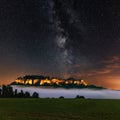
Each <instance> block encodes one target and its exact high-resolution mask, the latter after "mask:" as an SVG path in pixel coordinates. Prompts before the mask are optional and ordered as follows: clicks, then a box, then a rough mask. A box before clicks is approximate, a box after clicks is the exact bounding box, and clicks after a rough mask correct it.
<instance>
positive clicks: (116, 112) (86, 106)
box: [0, 98, 120, 120]
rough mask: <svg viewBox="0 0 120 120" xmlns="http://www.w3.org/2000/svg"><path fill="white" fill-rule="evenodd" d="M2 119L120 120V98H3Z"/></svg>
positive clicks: (0, 111)
mask: <svg viewBox="0 0 120 120" xmlns="http://www.w3.org/2000/svg"><path fill="white" fill-rule="evenodd" d="M0 120H120V100H90V99H89V100H84V99H83V100H82V99H7V98H6V99H4V98H3V99H0Z"/></svg>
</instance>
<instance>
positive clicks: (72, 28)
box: [0, 0, 120, 89]
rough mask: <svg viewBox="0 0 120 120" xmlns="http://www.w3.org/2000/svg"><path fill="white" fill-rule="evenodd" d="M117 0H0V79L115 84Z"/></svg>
mask: <svg viewBox="0 0 120 120" xmlns="http://www.w3.org/2000/svg"><path fill="white" fill-rule="evenodd" d="M119 33H120V2H119V1H118V0H114V1H113V0H97V1H96V0H62V1H61V0H34V1H33V0H29V1H28V0H2V1H0V78H1V79H0V83H1V84H2V83H8V82H11V81H13V80H14V79H16V78H17V77H18V76H23V75H26V74H27V75H28V74H44V75H50V76H58V77H63V78H66V77H76V78H82V79H86V80H87V81H88V82H90V83H93V84H98V85H104V86H107V87H110V88H117V89H118V88H119V86H116V85H120V82H119V81H120V76H119V74H120V47H119V45H120V34H119Z"/></svg>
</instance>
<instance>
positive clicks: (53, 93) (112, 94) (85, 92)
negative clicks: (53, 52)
mask: <svg viewBox="0 0 120 120" xmlns="http://www.w3.org/2000/svg"><path fill="white" fill-rule="evenodd" d="M15 89H17V90H18V92H20V91H21V90H23V91H24V92H26V91H29V92H30V94H31V95H32V94H33V93H34V92H37V93H39V97H40V98H48V97H49V98H53V97H54V98H58V97H60V96H64V97H65V98H75V97H76V95H81V96H85V98H94V99H120V91H116V90H92V89H62V88H58V89H53V88H49V89H47V88H38V87H24V86H13V90H15Z"/></svg>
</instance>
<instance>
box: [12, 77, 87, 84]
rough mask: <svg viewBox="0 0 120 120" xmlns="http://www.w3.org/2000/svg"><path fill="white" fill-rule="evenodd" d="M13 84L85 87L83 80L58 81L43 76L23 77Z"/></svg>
mask: <svg viewBox="0 0 120 120" xmlns="http://www.w3.org/2000/svg"><path fill="white" fill-rule="evenodd" d="M14 83H15V84H22V85H38V86H87V83H86V82H85V81H84V80H81V79H80V80H79V79H73V78H69V79H58V78H55V77H52V78H49V77H44V76H24V77H19V78H17V79H16V80H15V81H14Z"/></svg>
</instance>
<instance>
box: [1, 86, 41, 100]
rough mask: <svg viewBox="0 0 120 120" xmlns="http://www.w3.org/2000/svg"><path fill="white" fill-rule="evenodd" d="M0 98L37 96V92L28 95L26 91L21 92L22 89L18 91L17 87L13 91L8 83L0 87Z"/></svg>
mask: <svg viewBox="0 0 120 120" xmlns="http://www.w3.org/2000/svg"><path fill="white" fill-rule="evenodd" d="M0 98H39V94H38V93H37V92H34V93H33V94H32V95H30V93H29V92H28V91H26V92H23V90H21V91H20V92H18V90H17V89H15V91H13V88H12V87H11V86H10V85H2V87H1V88H0Z"/></svg>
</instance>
